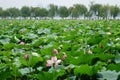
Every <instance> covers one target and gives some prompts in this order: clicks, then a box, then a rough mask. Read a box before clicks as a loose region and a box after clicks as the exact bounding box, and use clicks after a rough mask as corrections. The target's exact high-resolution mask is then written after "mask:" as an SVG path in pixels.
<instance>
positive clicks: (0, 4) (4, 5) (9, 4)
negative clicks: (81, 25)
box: [0, 0, 120, 9]
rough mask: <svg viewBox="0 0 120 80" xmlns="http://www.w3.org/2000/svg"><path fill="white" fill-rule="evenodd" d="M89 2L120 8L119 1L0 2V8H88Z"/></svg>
mask: <svg viewBox="0 0 120 80" xmlns="http://www.w3.org/2000/svg"><path fill="white" fill-rule="evenodd" d="M91 1H94V2H95V3H100V4H109V5H118V6H120V0H0V7H2V8H4V9H6V8H9V7H17V8H21V7H22V6H33V7H36V6H40V7H47V6H48V5H49V4H51V3H52V4H55V5H58V6H63V5H64V6H67V7H69V6H72V5H73V4H77V3H80V4H84V5H86V6H87V7H88V5H89V4H90V2H91Z"/></svg>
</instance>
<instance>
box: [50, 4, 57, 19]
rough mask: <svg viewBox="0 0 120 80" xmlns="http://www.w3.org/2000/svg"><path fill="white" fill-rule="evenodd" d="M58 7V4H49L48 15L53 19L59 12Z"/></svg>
mask: <svg viewBox="0 0 120 80" xmlns="http://www.w3.org/2000/svg"><path fill="white" fill-rule="evenodd" d="M57 8H58V6H56V5H54V4H50V5H49V10H48V16H49V17H51V18H52V19H53V17H54V16H55V15H56V13H57Z"/></svg>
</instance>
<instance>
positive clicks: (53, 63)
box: [46, 56, 61, 67]
mask: <svg viewBox="0 0 120 80" xmlns="http://www.w3.org/2000/svg"><path fill="white" fill-rule="evenodd" d="M59 63H61V60H57V57H56V56H53V57H52V58H51V60H47V64H46V66H47V67H50V66H55V67H56V66H57V65H58V64H59Z"/></svg>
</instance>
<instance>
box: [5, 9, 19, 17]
mask: <svg viewBox="0 0 120 80" xmlns="http://www.w3.org/2000/svg"><path fill="white" fill-rule="evenodd" d="M7 10H8V12H9V14H10V17H11V18H12V17H13V18H15V17H18V16H20V11H19V9H17V8H8V9H7Z"/></svg>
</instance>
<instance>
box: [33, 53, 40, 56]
mask: <svg viewBox="0 0 120 80" xmlns="http://www.w3.org/2000/svg"><path fill="white" fill-rule="evenodd" d="M32 55H33V56H36V57H39V56H40V55H39V54H38V53H35V52H33V53H32Z"/></svg>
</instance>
